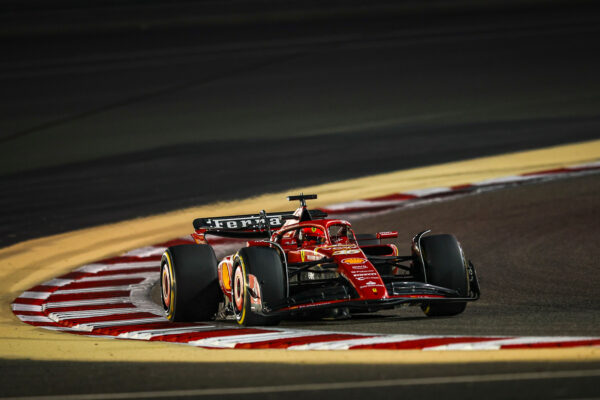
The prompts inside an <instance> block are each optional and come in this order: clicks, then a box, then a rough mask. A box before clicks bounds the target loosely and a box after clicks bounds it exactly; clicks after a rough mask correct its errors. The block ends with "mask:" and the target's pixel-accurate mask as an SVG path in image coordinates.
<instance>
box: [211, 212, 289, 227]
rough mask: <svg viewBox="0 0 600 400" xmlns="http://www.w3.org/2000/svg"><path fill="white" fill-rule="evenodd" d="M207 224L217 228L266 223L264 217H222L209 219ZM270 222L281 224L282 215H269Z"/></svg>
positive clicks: (253, 225)
mask: <svg viewBox="0 0 600 400" xmlns="http://www.w3.org/2000/svg"><path fill="white" fill-rule="evenodd" d="M206 224H207V225H209V226H211V227H213V228H217V229H240V228H242V229H243V228H254V227H258V226H260V225H264V224H265V219H264V218H233V219H231V218H222V219H221V218H220V219H214V218H211V219H207V220H206ZM269 224H270V225H275V226H280V225H281V216H279V215H278V216H269Z"/></svg>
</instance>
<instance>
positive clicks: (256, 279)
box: [232, 247, 286, 326]
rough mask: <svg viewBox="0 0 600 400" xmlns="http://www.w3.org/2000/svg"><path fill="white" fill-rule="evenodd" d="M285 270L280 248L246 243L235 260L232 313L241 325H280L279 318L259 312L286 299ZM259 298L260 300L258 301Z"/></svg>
mask: <svg viewBox="0 0 600 400" xmlns="http://www.w3.org/2000/svg"><path fill="white" fill-rule="evenodd" d="M284 275H285V272H284V268H283V263H282V262H281V258H280V257H279V253H278V251H277V250H275V249H273V248H270V247H244V248H243V249H241V250H240V251H239V252H238V253H237V254H236V256H235V258H234V261H233V279H232V280H233V288H232V303H233V313H234V315H235V319H236V320H237V323H238V324H239V325H243V326H257V325H277V324H278V323H279V321H280V318H279V317H277V316H264V315H261V314H260V313H259V311H260V310H262V307H264V306H265V305H270V304H276V303H278V302H280V301H282V300H284V299H285V296H286V292H285V276H284ZM258 299H260V301H258Z"/></svg>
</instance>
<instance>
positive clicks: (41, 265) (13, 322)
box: [0, 141, 600, 363]
mask: <svg viewBox="0 0 600 400" xmlns="http://www.w3.org/2000/svg"><path fill="white" fill-rule="evenodd" d="M599 158H600V141H592V142H586V143H580V144H573V145H568V146H560V147H553V148H548V149H542V150H535V151H528V152H520V153H513V154H509V155H504V156H496V157H487V158H482V159H475V160H469V161H463V162H457V163H450V164H445V165H440V166H434V167H427V168H418V169H413V170H407V171H399V172H395V173H391V174H382V175H377V176H373V177H369V178H362V179H355V180H350V181H345V182H338V183H333V184H328V185H319V186H317V187H313V188H299V189H293V190H290V191H287V192H286V193H285V194H284V193H278V194H271V195H263V196H260V197H257V198H254V199H249V200H247V201H243V202H235V203H222V204H216V205H212V206H206V207H199V208H196V209H188V210H182V211H177V212H173V213H169V214H165V215H161V216H157V217H151V218H144V219H138V220H134V221H127V222H123V223H118V224H113V225H107V226H103V227H99V228H94V229H86V230H82V231H77V232H72V233H68V234H63V235H57V236H53V237H48V238H43V239H37V240H32V241H29V242H24V243H20V244H17V245H14V246H11V247H9V248H6V249H2V250H1V251H0V254H1V255H2V257H3V258H4V259H5V260H7V263H5V265H7V266H9V267H10V268H7V269H6V270H4V271H2V275H3V277H2V284H1V288H2V302H3V303H4V305H5V307H3V308H2V314H1V315H0V318H1V324H2V325H1V330H2V331H1V333H0V334H1V335H2V337H3V338H6V339H5V340H3V341H2V345H1V347H0V356H1V357H3V358H13V359H23V358H28V359H35V360H95V361H118V360H123V361H125V360H127V361H163V360H165V359H169V360H173V361H193V362H203V361H204V362H211V361H237V362H243V361H248V362H257V361H265V362H293V363H325V362H326V363H362V362H368V363H374V362H380V363H432V362H438V363H455V362H474V361H502V360H505V361H506V360H520V361H526V360H532V361H533V360H535V361H540V360H557V361H558V360H564V361H567V360H577V361H582V360H598V359H600V349H599V348H598V347H577V348H570V349H552V350H539V349H527V350H503V351H501V352H490V351H458V352H435V354H434V353H433V352H422V351H379V350H377V354H378V355H377V357H373V356H372V355H373V353H372V352H373V351H374V350H369V351H362V350H356V351H352V352H334V353H330V352H327V353H326V354H324V353H323V352H302V353H298V352H286V351H279V350H250V351H243V352H240V351H236V350H220V351H218V352H216V351H211V350H201V349H189V348H185V347H181V346H172V345H165V344H159V343H136V342H133V341H127V342H120V341H106V340H102V339H98V338H94V337H79V336H75V335H65V334H58V333H52V332H44V331H42V330H41V329H39V328H33V327H31V326H27V325H25V324H23V323H22V322H20V321H18V320H17V319H16V318H15V317H14V315H12V313H11V312H10V307H9V306H8V304H9V303H10V302H11V301H12V300H13V299H14V298H15V297H17V296H18V295H19V294H20V293H21V292H23V291H25V290H26V289H28V288H30V287H31V286H34V285H35V284H37V283H39V282H43V281H47V280H49V279H51V278H53V277H56V276H58V275H61V274H63V273H65V272H67V271H70V270H72V269H73V268H74V267H76V266H79V265H83V264H86V263H89V262H91V261H94V260H98V259H103V258H107V257H111V256H115V255H117V254H121V253H123V252H124V251H126V250H130V249H132V248H138V247H142V246H144V245H148V244H149V243H158V242H162V241H166V240H168V239H171V238H173V237H179V236H183V235H185V234H186V233H189V231H190V228H189V226H190V221H191V220H192V219H193V218H194V217H195V216H198V215H221V214H223V215H226V214H235V213H248V212H254V211H256V210H255V209H256V205H257V204H260V206H261V208H266V209H268V210H273V211H275V210H277V209H281V208H282V205H285V204H283V202H282V201H281V199H282V198H284V196H285V195H286V194H289V193H293V192H295V191H304V192H305V193H307V192H317V193H319V201H318V202H314V203H316V204H314V206H324V205H330V204H336V203H343V202H349V201H351V200H355V199H361V198H371V197H376V196H383V195H387V194H390V193H398V192H408V191H411V190H415V189H424V188H431V187H439V186H457V185H464V184H469V183H472V182H480V181H485V180H490V179H497V178H499V177H503V176H509V175H521V174H527V173H531V172H534V171H541V170H551V169H559V168H564V167H567V166H572V165H577V164H584V163H590V162H594V161H598V159H599ZM397 182H401V183H400V184H398V183H397ZM270 206H273V207H270ZM284 208H285V207H284ZM219 210H227V211H226V212H223V211H219ZM9 270H10V271H9ZM291 353H293V354H291Z"/></svg>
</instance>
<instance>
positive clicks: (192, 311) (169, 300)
mask: <svg viewBox="0 0 600 400" xmlns="http://www.w3.org/2000/svg"><path fill="white" fill-rule="evenodd" d="M160 276H161V279H160V280H161V298H162V305H163V308H164V310H165V315H166V317H167V319H169V321H172V322H192V321H208V320H211V319H214V317H215V314H216V312H217V309H218V306H219V301H220V297H221V292H220V289H219V282H218V279H217V259H216V257H215V253H214V251H213V249H212V247H210V246H209V245H198V244H185V245H180V246H173V247H169V248H168V249H167V250H166V251H165V252H164V253H163V256H162V260H161V271H160Z"/></svg>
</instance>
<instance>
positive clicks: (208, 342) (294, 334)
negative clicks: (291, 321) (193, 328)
mask: <svg viewBox="0 0 600 400" xmlns="http://www.w3.org/2000/svg"><path fill="white" fill-rule="evenodd" d="M267 329H268V328H267ZM330 334H332V332H325V331H309V330H306V331H301V330H288V331H279V332H269V333H249V334H244V335H234V336H222V337H212V338H207V339H200V340H194V341H191V342H188V344H189V345H192V346H202V347H218V348H234V347H235V346H236V345H237V344H242V343H260V342H268V341H271V340H278V339H293V338H299V337H303V336H314V335H330Z"/></svg>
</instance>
